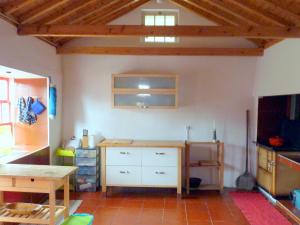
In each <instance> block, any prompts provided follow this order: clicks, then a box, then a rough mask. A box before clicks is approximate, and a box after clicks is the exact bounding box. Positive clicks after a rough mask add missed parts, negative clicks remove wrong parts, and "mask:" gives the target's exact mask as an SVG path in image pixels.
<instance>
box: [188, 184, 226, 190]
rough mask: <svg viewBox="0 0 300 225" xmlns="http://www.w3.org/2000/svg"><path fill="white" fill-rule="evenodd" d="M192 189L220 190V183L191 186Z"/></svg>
mask: <svg viewBox="0 0 300 225" xmlns="http://www.w3.org/2000/svg"><path fill="white" fill-rule="evenodd" d="M190 190H220V185H218V184H203V185H200V187H197V188H190Z"/></svg>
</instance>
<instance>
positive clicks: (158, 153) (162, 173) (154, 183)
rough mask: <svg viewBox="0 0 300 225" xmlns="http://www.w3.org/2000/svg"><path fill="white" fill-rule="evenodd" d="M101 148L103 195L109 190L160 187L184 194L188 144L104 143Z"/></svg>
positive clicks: (112, 141) (149, 142)
mask: <svg viewBox="0 0 300 225" xmlns="http://www.w3.org/2000/svg"><path fill="white" fill-rule="evenodd" d="M98 146H99V147H100V148H101V176H102V179H101V183H102V192H106V189H107V187H160V188H177V193H178V194H181V188H182V178H181V176H182V174H181V170H182V151H183V148H184V142H178V141H132V140H128V141H127V142H126V141H124V140H123V141H120V142H118V141H116V140H104V141H103V142H101V143H100V144H99V145H98Z"/></svg>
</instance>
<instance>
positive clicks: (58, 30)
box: [18, 25, 300, 39]
mask: <svg viewBox="0 0 300 225" xmlns="http://www.w3.org/2000/svg"><path fill="white" fill-rule="evenodd" d="M18 34H19V35H30V36H45V37H101V36H182V37H185V36H186V37H247V38H263V39H265V38H273V39H283V38H300V27H275V26H273V27H269V26H259V27H256V26H255V27H254V26H143V25H44V26H43V25H41V26H37V25H20V26H19V27H18Z"/></svg>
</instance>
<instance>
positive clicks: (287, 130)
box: [257, 94, 300, 150]
mask: <svg viewBox="0 0 300 225" xmlns="http://www.w3.org/2000/svg"><path fill="white" fill-rule="evenodd" d="M274 136H281V137H282V138H283V139H284V141H285V144H284V146H285V147H287V146H290V147H293V148H299V150H300V94H297V95H278V96H264V97H261V98H259V101H258V121H257V142H258V143H260V144H269V141H268V140H269V138H270V137H274Z"/></svg>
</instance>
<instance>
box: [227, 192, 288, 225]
mask: <svg viewBox="0 0 300 225" xmlns="http://www.w3.org/2000/svg"><path fill="white" fill-rule="evenodd" d="M230 195H231V197H232V198H233V200H234V202H235V204H236V205H237V206H238V207H239V209H240V210H241V211H242V213H243V214H244V216H245V217H246V218H247V220H248V222H249V223H250V224H251V225H291V223H290V222H289V221H288V220H287V219H286V218H285V217H284V216H283V215H282V214H281V213H280V212H279V211H277V209H276V208H275V207H274V206H273V205H272V204H271V203H270V202H268V201H267V199H265V197H264V196H263V195H262V194H260V193H251V192H250V193H249V192H231V193H230Z"/></svg>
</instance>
